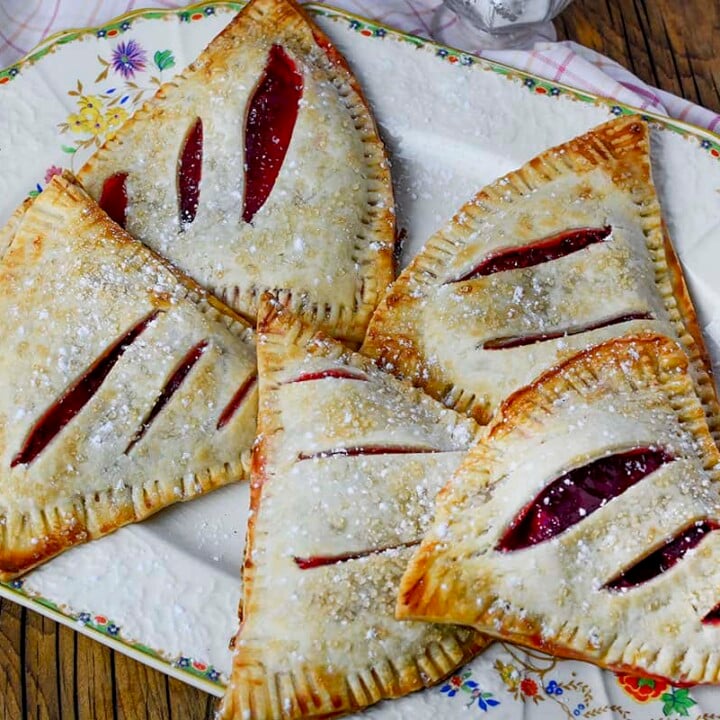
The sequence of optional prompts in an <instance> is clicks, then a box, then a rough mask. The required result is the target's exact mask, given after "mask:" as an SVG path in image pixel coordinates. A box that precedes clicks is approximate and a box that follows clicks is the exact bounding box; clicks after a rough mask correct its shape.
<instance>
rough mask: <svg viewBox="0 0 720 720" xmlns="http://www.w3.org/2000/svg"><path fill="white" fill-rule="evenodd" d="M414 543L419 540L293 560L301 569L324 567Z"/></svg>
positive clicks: (417, 542)
mask: <svg viewBox="0 0 720 720" xmlns="http://www.w3.org/2000/svg"><path fill="white" fill-rule="evenodd" d="M414 545H419V541H417V540H415V541H413V542H407V543H400V544H399V545H390V546H388V547H384V548H375V549H373V550H362V551H360V552H355V553H343V554H341V555H314V556H312V557H307V558H301V557H294V558H293V560H294V561H295V564H296V565H297V566H298V567H299V568H300V569H301V570H312V569H313V568H318V567H324V566H325V565H337V564H338V563H343V562H347V561H348V560H359V559H360V558H365V557H369V556H370V555H378V554H379V553H383V552H386V551H388V550H399V549H401V548H406V547H412V546H414Z"/></svg>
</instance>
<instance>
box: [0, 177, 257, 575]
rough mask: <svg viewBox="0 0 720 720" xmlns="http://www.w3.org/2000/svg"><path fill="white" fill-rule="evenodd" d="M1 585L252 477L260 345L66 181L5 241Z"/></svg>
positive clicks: (28, 209) (22, 212) (0, 301)
mask: <svg viewBox="0 0 720 720" xmlns="http://www.w3.org/2000/svg"><path fill="white" fill-rule="evenodd" d="M0 252H4V255H3V257H2V261H1V262H0V338H2V352H1V353H0V428H2V432H1V433H0V463H1V466H0V578H3V579H7V578H10V577H12V576H14V575H16V574H18V573H20V572H24V571H25V570H28V569H29V568H31V567H33V566H35V565H37V564H38V563H41V562H43V561H45V560H47V559H48V558H50V557H52V556H53V555H56V554H57V553H59V552H61V551H62V550H64V549H66V548H68V547H70V546H72V545H75V544H77V543H80V542H84V541H86V540H89V539H92V538H96V537H99V536H100V535H104V534H106V533H109V532H111V531H112V530H114V529H116V528H118V527H120V526H121V525H125V524H126V523H129V522H133V521H135V520H141V519H142V518H144V517H146V516H148V515H150V514H152V513H154V512H156V511H157V510H159V509H161V508H163V507H165V506H167V505H170V504H171V503H174V502H177V501H179V500H187V499H189V498H192V497H195V496H196V495H199V494H201V493H203V492H206V491H208V490H212V489H214V488H216V487H219V486H220V485H224V484H226V483H229V482H232V481H235V480H239V479H241V478H243V477H244V476H245V474H246V472H247V468H248V466H249V451H250V446H251V444H252V441H253V438H254V435H255V419H256V412H257V390H256V383H255V378H256V368H255V348H254V336H253V332H252V330H250V329H249V328H248V327H247V325H246V323H245V322H244V321H243V320H242V319H240V318H239V316H237V315H236V314H235V313H234V312H233V311H231V310H230V309H228V308H225V307H224V306H223V305H222V304H221V303H219V302H218V301H217V300H215V299H214V298H212V297H211V296H209V295H207V293H205V292H204V291H203V290H201V289H199V288H198V287H197V286H196V285H195V284H194V283H192V282H190V281H188V280H187V279H185V278H183V277H182V276H181V275H180V273H178V272H176V271H173V270H172V269H170V268H169V266H168V265H167V264H166V263H165V262H164V261H161V260H159V259H158V258H157V257H156V256H155V255H154V254H153V253H152V252H151V251H150V250H148V248H146V247H145V246H144V245H142V244H140V243H138V242H137V241H135V240H133V239H132V238H130V236H129V235H127V233H125V232H124V231H123V230H121V229H120V228H119V227H117V226H116V225H115V224H114V223H112V222H111V221H110V220H109V219H108V217H107V216H106V215H105V213H104V212H102V211H101V210H100V209H99V208H98V206H97V205H96V204H95V203H94V202H93V201H92V200H91V199H90V198H89V197H88V196H87V195H86V194H85V193H84V192H83V190H82V189H81V188H80V187H79V186H78V185H76V184H75V183H74V181H73V180H72V178H71V177H70V176H63V177H56V178H54V179H53V181H52V182H51V183H50V184H49V185H48V187H47V188H46V189H45V190H44V191H43V192H42V193H41V194H40V195H39V196H38V197H37V198H36V199H35V200H34V201H33V202H32V203H26V204H25V205H23V206H22V207H21V208H20V209H19V210H18V211H17V212H16V213H15V215H14V216H13V218H12V219H11V221H10V223H9V224H8V226H7V227H6V228H5V229H4V230H3V231H2V232H0Z"/></svg>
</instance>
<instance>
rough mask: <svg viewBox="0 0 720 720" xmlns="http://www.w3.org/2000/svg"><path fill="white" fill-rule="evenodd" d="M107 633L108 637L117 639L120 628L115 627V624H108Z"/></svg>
mask: <svg viewBox="0 0 720 720" xmlns="http://www.w3.org/2000/svg"><path fill="white" fill-rule="evenodd" d="M107 633H108V635H112V637H117V636H118V635H119V634H120V628H119V627H118V626H117V625H115V623H110V624H109V625H108V626H107Z"/></svg>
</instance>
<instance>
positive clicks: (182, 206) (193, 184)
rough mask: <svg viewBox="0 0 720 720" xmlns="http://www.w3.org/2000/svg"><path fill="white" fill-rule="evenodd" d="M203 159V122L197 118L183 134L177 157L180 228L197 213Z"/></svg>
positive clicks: (182, 228) (191, 220) (188, 223)
mask: <svg viewBox="0 0 720 720" xmlns="http://www.w3.org/2000/svg"><path fill="white" fill-rule="evenodd" d="M202 161H203V123H202V118H197V119H196V120H195V122H194V123H193V125H192V127H191V128H190V130H188V133H187V135H186V136H185V142H184V143H183V146H182V150H181V151H180V155H179V157H178V169H177V194H178V210H179V213H180V230H185V228H186V227H187V226H188V225H190V224H191V223H192V222H193V221H194V220H195V216H196V215H197V209H198V203H199V202H200V181H201V179H202Z"/></svg>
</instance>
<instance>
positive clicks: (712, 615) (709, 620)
mask: <svg viewBox="0 0 720 720" xmlns="http://www.w3.org/2000/svg"><path fill="white" fill-rule="evenodd" d="M702 622H703V624H704V625H720V605H716V606H715V607H714V608H713V609H712V610H710V612H709V613H707V615H705V617H704V618H703V619H702Z"/></svg>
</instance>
